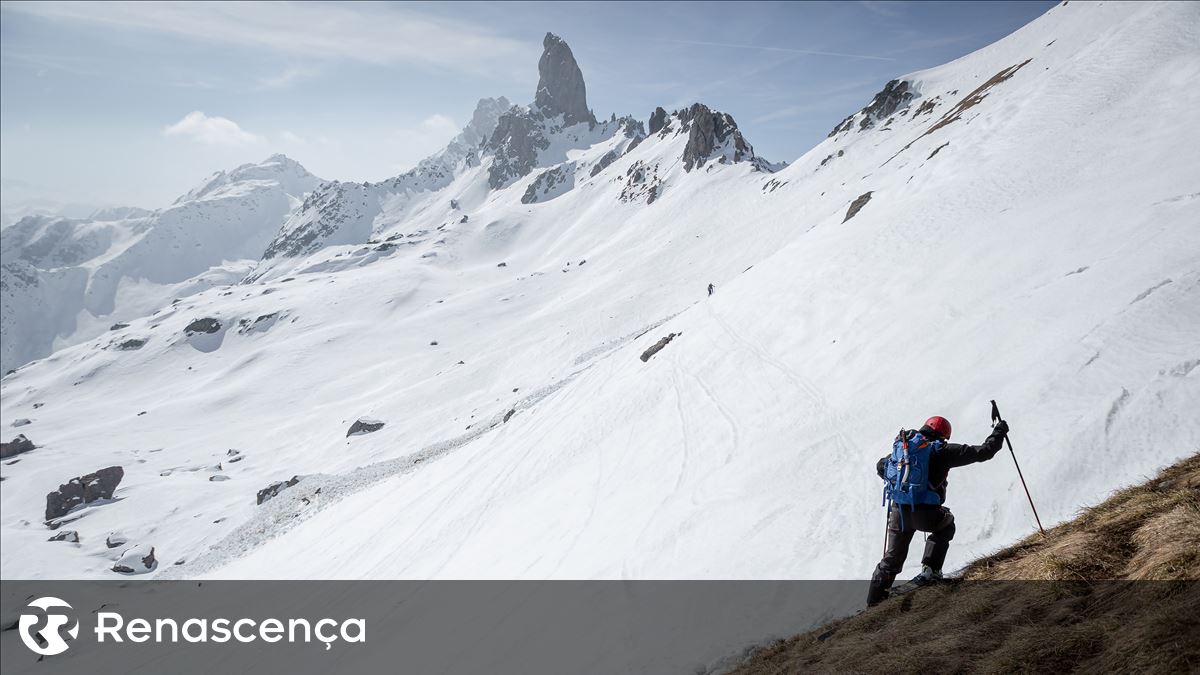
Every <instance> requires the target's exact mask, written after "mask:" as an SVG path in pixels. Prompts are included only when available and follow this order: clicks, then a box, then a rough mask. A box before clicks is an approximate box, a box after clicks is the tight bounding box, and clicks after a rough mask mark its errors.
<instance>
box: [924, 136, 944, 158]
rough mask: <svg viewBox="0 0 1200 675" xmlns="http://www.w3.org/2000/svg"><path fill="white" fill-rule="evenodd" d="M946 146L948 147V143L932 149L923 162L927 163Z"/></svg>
mask: <svg viewBox="0 0 1200 675" xmlns="http://www.w3.org/2000/svg"><path fill="white" fill-rule="evenodd" d="M947 145H950V141H946V142H945V143H942V144H941V145H939V146H937V147H936V148H934V149H933V152H931V153H929V156H928V157H926V158H925V161H927V162H928V161H929V160H931V159H933V156H934V155H936V154H938V153H939V152H941V151H942V148H944V147H946V146H947Z"/></svg>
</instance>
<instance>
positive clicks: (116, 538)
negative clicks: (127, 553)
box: [104, 532, 129, 548]
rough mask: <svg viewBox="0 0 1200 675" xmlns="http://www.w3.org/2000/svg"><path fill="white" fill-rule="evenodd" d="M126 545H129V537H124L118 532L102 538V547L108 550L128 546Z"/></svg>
mask: <svg viewBox="0 0 1200 675" xmlns="http://www.w3.org/2000/svg"><path fill="white" fill-rule="evenodd" d="M128 543H129V537H126V536H125V535H123V534H121V533H120V532H113V533H112V534H110V535H108V536H107V537H105V538H104V545H105V546H107V547H108V548H117V547H118V546H124V545H125V544H128Z"/></svg>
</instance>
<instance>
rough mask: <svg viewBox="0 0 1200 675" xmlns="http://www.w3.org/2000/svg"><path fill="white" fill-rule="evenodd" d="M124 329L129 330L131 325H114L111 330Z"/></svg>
mask: <svg viewBox="0 0 1200 675" xmlns="http://www.w3.org/2000/svg"><path fill="white" fill-rule="evenodd" d="M123 328H129V324H127V323H114V324H113V325H112V326H110V327H109V330H121V329H123Z"/></svg>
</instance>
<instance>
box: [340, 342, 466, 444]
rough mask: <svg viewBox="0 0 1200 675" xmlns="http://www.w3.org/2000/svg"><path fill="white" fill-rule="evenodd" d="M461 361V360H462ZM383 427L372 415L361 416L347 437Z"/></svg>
mask: <svg viewBox="0 0 1200 675" xmlns="http://www.w3.org/2000/svg"><path fill="white" fill-rule="evenodd" d="M460 363H461V361H460ZM382 428H383V422H382V421H381V420H376V419H371V418H370V417H360V418H358V420H357V421H355V422H354V424H351V425H350V430H349V431H347V432H346V438H349V437H351V436H361V435H362V434H369V433H371V432H374V431H379V430H380V429H382Z"/></svg>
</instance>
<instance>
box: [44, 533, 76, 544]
mask: <svg viewBox="0 0 1200 675" xmlns="http://www.w3.org/2000/svg"><path fill="white" fill-rule="evenodd" d="M46 541H65V542H69V543H72V544H78V543H79V533H78V532H76V531H75V530H59V531H58V532H56V533H54V535H52V536H51V537H50V538H49V539H47V540H46Z"/></svg>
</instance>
